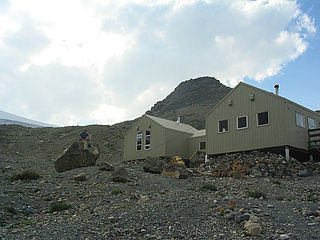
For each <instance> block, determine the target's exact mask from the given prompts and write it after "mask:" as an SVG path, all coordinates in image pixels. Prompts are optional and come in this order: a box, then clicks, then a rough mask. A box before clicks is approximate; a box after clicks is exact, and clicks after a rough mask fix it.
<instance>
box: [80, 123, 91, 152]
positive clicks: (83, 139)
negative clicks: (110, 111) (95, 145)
mask: <svg viewBox="0 0 320 240" xmlns="http://www.w3.org/2000/svg"><path fill="white" fill-rule="evenodd" d="M80 141H81V142H83V149H84V150H85V151H88V150H89V141H90V135H89V134H88V133H87V129H86V128H84V129H83V132H82V133H80Z"/></svg>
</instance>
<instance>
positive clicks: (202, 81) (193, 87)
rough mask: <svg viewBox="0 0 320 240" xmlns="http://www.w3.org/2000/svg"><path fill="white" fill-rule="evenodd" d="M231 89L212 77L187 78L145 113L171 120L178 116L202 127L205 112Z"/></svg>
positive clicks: (190, 123)
mask: <svg viewBox="0 0 320 240" xmlns="http://www.w3.org/2000/svg"><path fill="white" fill-rule="evenodd" d="M231 90H232V88H230V87H227V86H225V85H223V84H222V83H220V81H219V80H217V79H216V78H214V77H208V76H205V77H199V78H195V79H189V80H186V81H183V82H181V83H180V84H179V85H178V86H177V87H176V88H175V89H174V91H173V92H171V93H170V94H169V95H168V96H167V97H166V98H165V99H163V100H162V101H158V102H157V103H155V104H154V106H153V107H151V109H150V110H148V111H147V112H146V114H149V115H152V116H155V117H161V118H165V119H168V120H173V121H175V120H176V119H177V118H178V117H180V118H181V122H183V123H186V124H189V125H191V126H193V127H195V128H197V129H204V128H205V116H206V114H207V113H208V112H209V111H210V110H211V109H212V108H213V107H214V106H215V105H216V104H217V103H218V102H219V101H220V100H221V99H222V98H223V97H224V96H225V95H227V94H228V93H229V92H230V91H231Z"/></svg>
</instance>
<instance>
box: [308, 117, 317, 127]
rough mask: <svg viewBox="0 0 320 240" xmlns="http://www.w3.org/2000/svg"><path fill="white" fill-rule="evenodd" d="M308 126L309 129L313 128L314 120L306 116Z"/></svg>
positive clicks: (314, 125)
mask: <svg viewBox="0 0 320 240" xmlns="http://www.w3.org/2000/svg"><path fill="white" fill-rule="evenodd" d="M308 127H309V129H315V128H316V121H315V120H314V119H312V118H308Z"/></svg>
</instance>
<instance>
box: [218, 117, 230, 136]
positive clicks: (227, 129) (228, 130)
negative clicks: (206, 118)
mask: <svg viewBox="0 0 320 240" xmlns="http://www.w3.org/2000/svg"><path fill="white" fill-rule="evenodd" d="M222 121H227V128H228V129H227V131H222V132H220V122H222ZM227 132H229V119H223V120H219V121H218V133H227Z"/></svg>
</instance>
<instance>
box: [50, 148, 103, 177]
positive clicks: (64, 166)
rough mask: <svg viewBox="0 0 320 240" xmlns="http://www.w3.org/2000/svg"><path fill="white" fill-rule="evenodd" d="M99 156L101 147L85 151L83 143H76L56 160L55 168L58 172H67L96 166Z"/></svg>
mask: <svg viewBox="0 0 320 240" xmlns="http://www.w3.org/2000/svg"><path fill="white" fill-rule="evenodd" d="M99 156H100V148H99V146H97V147H93V148H92V149H90V150H89V151H84V149H83V145H82V143H81V142H74V143H72V144H71V145H70V146H69V147H68V148H67V149H66V150H64V151H63V153H61V155H60V156H59V157H58V158H57V159H56V160H55V162H54V167H55V169H56V171H57V172H65V171H68V170H71V169H74V168H80V167H88V166H94V165H95V164H96V161H97V159H98V158H99Z"/></svg>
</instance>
